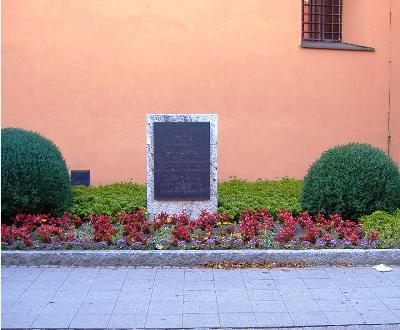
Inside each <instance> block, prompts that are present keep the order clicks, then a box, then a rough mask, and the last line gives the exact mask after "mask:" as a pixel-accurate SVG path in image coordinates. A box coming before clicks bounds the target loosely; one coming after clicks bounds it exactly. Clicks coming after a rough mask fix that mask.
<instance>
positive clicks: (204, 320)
mask: <svg viewBox="0 0 400 330" xmlns="http://www.w3.org/2000/svg"><path fill="white" fill-rule="evenodd" d="M199 326H201V327H202V328H203V327H210V328H215V327H219V326H220V322H219V315H218V314H216V313H214V314H212V313H209V314H190V313H187V314H186V313H185V314H183V327H184V328H198V327H199Z"/></svg>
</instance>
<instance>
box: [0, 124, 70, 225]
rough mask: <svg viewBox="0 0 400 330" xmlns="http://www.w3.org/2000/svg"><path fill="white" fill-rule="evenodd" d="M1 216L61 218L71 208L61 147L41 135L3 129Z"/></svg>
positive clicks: (8, 220) (5, 219)
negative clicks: (23, 215) (59, 216)
mask: <svg viewBox="0 0 400 330" xmlns="http://www.w3.org/2000/svg"><path fill="white" fill-rule="evenodd" d="M1 181H2V182H1V215H2V218H3V222H4V221H5V222H8V223H10V222H11V220H12V217H13V216H14V215H15V214H18V213H31V214H34V213H36V214H37V213H50V214H54V215H59V214H61V213H62V212H64V211H66V210H68V209H69V207H70V206H71V200H72V194H71V183H70V178H69V172H68V169H67V165H66V163H65V160H64V158H63V156H62V155H61V152H60V151H59V149H58V148H57V146H56V145H55V144H54V143H53V142H51V141H50V140H48V139H46V138H44V137H43V136H41V135H40V134H38V133H35V132H30V131H26V130H23V129H19V128H4V129H2V130H1Z"/></svg>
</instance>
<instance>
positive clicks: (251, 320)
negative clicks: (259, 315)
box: [219, 313, 257, 328]
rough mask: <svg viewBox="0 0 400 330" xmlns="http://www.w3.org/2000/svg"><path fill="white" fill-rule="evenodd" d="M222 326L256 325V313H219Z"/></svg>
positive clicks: (247, 326)
mask: <svg viewBox="0 0 400 330" xmlns="http://www.w3.org/2000/svg"><path fill="white" fill-rule="evenodd" d="M219 320H220V324H221V327H240V328H242V327H246V328H249V327H256V326H257V321H256V317H255V315H254V313H228V314H227V313H219Z"/></svg>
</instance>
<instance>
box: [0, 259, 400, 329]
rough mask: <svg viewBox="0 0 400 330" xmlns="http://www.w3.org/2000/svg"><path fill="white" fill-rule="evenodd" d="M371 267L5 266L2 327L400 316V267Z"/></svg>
mask: <svg viewBox="0 0 400 330" xmlns="http://www.w3.org/2000/svg"><path fill="white" fill-rule="evenodd" d="M371 269H372V268H369V267H355V268H335V267H325V268H311V269H271V270H265V269H236V270H223V269H214V270H213V269H196V268H191V269H183V268H182V269H177V268H158V269H156V268H154V269H151V268H126V267H125V268H123V267H122V268H79V267H78V268H68V267H59V268H57V267H4V268H3V272H2V284H3V285H2V306H1V307H2V326H3V327H7V328H21V327H24V328H27V327H37V328H60V327H61V328H68V327H77V328H88V327H89V328H106V327H109V328H143V327H146V328H159V327H161V328H181V327H193V328H197V327H211V328H212V327H232V328H235V327H266V328H270V327H277V328H278V327H291V326H297V327H301V328H302V329H305V328H306V327H316V328H313V329H317V327H322V326H325V325H330V326H333V325H335V327H330V328H329V329H330V330H331V329H335V328H336V327H339V328H338V329H343V330H347V329H346V328H345V327H346V326H349V325H351V326H352V327H354V326H357V327H359V326H360V325H363V326H364V327H372V328H371V329H375V328H373V327H377V325H379V324H383V325H386V326H387V328H390V327H391V324H400V307H399V306H400V286H399V285H397V283H398V282H397V278H398V277H400V268H395V270H394V272H392V273H385V274H383V273H379V272H377V271H375V270H371ZM46 281H47V282H48V285H47V286H46V285H45V284H44V283H45V282H46ZM18 283H22V284H23V285H22V288H21V287H18ZM297 329H300V328H297ZM360 329H362V330H364V329H368V328H360ZM377 329H378V328H377ZM382 329H383V328H382Z"/></svg>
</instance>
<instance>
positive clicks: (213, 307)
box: [183, 301, 218, 314]
mask: <svg viewBox="0 0 400 330" xmlns="http://www.w3.org/2000/svg"><path fill="white" fill-rule="evenodd" d="M183 313H187V314H196V313H197V314H199V313H201V314H204V313H207V314H213V313H218V305H217V302H215V301H208V302H204V301H185V302H184V303H183Z"/></svg>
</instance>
